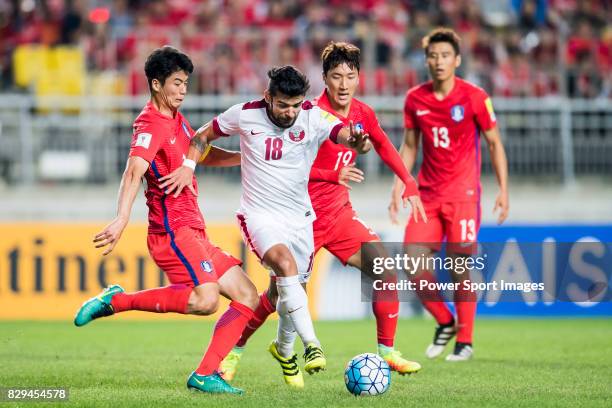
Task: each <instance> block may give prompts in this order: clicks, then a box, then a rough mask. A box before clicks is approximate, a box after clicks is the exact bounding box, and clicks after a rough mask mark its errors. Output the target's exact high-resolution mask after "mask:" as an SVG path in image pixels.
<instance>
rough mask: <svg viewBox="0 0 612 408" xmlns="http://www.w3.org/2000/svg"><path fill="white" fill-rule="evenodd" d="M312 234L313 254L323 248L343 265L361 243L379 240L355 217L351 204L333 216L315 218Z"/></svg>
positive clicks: (358, 248)
mask: <svg viewBox="0 0 612 408" xmlns="http://www.w3.org/2000/svg"><path fill="white" fill-rule="evenodd" d="M327 220H331V221H327ZM313 234H314V245H315V254H316V253H317V252H318V251H319V249H321V248H325V249H327V250H328V251H329V252H331V253H332V254H333V255H334V256H335V257H336V258H338V259H339V260H340V262H342V263H343V264H344V265H346V262H347V261H348V259H349V258H350V257H351V256H353V255H354V254H355V253H357V251H359V250H360V249H361V244H362V243H364V242H371V241H380V238H379V237H378V235H376V233H375V232H374V231H372V230H371V229H370V228H368V226H367V225H366V224H365V223H364V222H363V221H361V220H360V219H359V217H357V213H356V212H355V210H353V207H352V206H351V205H347V206H345V207H344V208H343V209H342V210H340V212H339V213H338V214H336V216H335V217H333V218H327V217H326V218H325V219H317V220H315V222H314V224H313Z"/></svg>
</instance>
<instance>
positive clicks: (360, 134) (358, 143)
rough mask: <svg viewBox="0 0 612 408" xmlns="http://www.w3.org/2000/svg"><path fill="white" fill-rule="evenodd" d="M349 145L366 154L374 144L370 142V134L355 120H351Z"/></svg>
mask: <svg viewBox="0 0 612 408" xmlns="http://www.w3.org/2000/svg"><path fill="white" fill-rule="evenodd" d="M349 130H350V137H349V146H350V147H352V148H353V149H355V150H357V152H358V153H359V154H365V153H367V152H369V151H370V149H371V148H372V144H371V143H370V140H369V139H370V135H368V134H365V133H364V131H363V128H362V127H357V126H355V125H354V124H353V121H352V120H351V121H349Z"/></svg>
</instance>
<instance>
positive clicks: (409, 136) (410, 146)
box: [389, 128, 427, 224]
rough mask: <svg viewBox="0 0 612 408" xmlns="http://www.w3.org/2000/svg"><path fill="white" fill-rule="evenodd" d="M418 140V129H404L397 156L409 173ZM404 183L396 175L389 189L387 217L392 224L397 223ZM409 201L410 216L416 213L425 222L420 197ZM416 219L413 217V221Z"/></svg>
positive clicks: (417, 147) (413, 162) (416, 150)
mask: <svg viewBox="0 0 612 408" xmlns="http://www.w3.org/2000/svg"><path fill="white" fill-rule="evenodd" d="M419 141H420V135H419V133H418V130H417V129H409V128H406V130H405V131H404V142H403V143H402V146H401V147H400V151H399V156H400V159H401V161H402V163H403V165H404V167H405V169H406V171H407V172H408V174H410V172H411V171H412V168H413V167H414V164H415V163H416V159H417V153H418V150H419ZM396 174H397V173H396ZM411 178H412V177H411ZM404 185H405V182H404V181H402V180H401V179H400V178H399V177H397V176H396V177H395V179H394V182H393V188H392V190H391V203H390V204H389V217H390V218H391V222H392V223H393V224H398V223H399V221H398V219H397V215H398V213H399V209H400V203H401V202H402V191H404V193H405V192H406V190H405V189H404ZM410 203H411V205H412V216H413V217H416V216H417V213H418V214H420V215H421V219H422V220H423V221H425V222H427V216H426V215H425V210H424V208H423V204H422V203H421V200H420V198H419V200H418V203H413V202H412V200H410ZM416 220H417V219H416V218H415V221H416Z"/></svg>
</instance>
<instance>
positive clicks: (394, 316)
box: [389, 312, 399, 319]
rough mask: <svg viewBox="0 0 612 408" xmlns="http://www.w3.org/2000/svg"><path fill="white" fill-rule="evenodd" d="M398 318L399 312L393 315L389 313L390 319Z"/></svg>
mask: <svg viewBox="0 0 612 408" xmlns="http://www.w3.org/2000/svg"><path fill="white" fill-rule="evenodd" d="M397 316H399V312H397V313H393V314H391V313H389V319H395V318H396V317H397Z"/></svg>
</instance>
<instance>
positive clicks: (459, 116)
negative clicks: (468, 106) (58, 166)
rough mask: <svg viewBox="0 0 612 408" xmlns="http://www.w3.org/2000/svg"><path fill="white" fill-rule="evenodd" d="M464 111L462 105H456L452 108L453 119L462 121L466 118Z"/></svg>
mask: <svg viewBox="0 0 612 408" xmlns="http://www.w3.org/2000/svg"><path fill="white" fill-rule="evenodd" d="M464 112H465V110H464V109H463V106H462V105H455V106H453V107H452V108H451V119H452V120H454V121H455V122H461V121H462V120H463V118H464Z"/></svg>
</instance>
